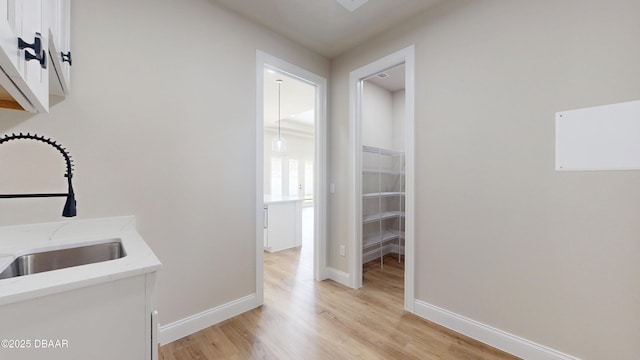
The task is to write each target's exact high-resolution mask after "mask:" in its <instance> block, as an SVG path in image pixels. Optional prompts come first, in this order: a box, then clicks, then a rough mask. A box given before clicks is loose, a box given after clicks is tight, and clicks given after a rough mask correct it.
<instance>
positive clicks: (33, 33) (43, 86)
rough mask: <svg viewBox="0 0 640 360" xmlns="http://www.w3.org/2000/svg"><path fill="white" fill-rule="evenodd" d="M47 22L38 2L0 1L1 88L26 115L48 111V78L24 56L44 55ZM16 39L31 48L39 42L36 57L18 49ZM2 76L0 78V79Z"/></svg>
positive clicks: (28, 0)
mask: <svg viewBox="0 0 640 360" xmlns="http://www.w3.org/2000/svg"><path fill="white" fill-rule="evenodd" d="M44 29H47V20H46V18H45V16H43V7H42V1H40V0H0V48H1V49H0V50H1V51H0V53H1V54H0V67H2V70H3V72H4V74H6V76H5V78H4V79H3V80H2V85H3V87H4V88H5V89H6V90H7V92H9V94H11V95H14V98H15V100H16V101H17V102H18V103H19V104H20V105H21V106H22V107H23V108H24V109H25V110H27V111H31V112H36V111H41V112H47V111H48V110H49V77H48V76H49V75H48V72H47V70H46V65H47V64H46V63H45V64H44V65H42V64H41V63H40V62H39V61H38V60H29V59H28V58H27V56H25V54H26V53H27V52H28V53H30V54H32V55H34V56H42V54H46V53H47V47H48V31H47V32H44V31H43V30H44ZM18 38H22V40H24V41H25V42H27V43H30V44H33V43H34V42H35V39H36V38H40V44H41V50H40V52H39V53H36V52H34V51H33V50H32V49H23V50H20V49H19V48H18ZM4 74H3V75H4Z"/></svg>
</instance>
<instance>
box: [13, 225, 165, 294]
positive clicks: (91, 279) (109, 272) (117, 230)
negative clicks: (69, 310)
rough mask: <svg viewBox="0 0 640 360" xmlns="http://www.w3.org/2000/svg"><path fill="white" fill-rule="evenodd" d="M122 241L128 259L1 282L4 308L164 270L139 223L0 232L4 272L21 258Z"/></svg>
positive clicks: (25, 227) (24, 227)
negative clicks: (10, 304)
mask: <svg viewBox="0 0 640 360" xmlns="http://www.w3.org/2000/svg"><path fill="white" fill-rule="evenodd" d="M114 240H120V241H121V242H122V246H123V247H124V250H125V253H126V256H124V257H122V258H120V259H116V260H109V261H103V262H98V263H94V264H88V265H81V266H75V267H70V268H65V269H59V270H54V271H46V272H42V273H37V274H32V275H26V276H18V277H13V278H8V279H1V280H0V305H4V304H9V303H13V302H17V301H23V300H28V299H32V298H36V297H40V296H46V295H52V294H56V293H59V292H63V291H69V290H73V289H77V288H81V287H86V286H90V285H96V284H99V283H104V282H108V281H112V280H117V279H123V278H127V277H133V276H137V275H142V274H146V273H150V272H154V271H158V270H160V268H161V267H162V264H161V263H160V261H159V260H158V258H157V257H156V256H155V255H154V253H153V252H152V251H151V249H150V248H149V246H147V244H146V243H145V242H144V240H143V239H142V237H141V236H140V234H139V233H138V231H137V230H136V224H135V217H133V216H124V217H112V218H102V219H87V220H71V221H62V222H54V223H43V224H33V225H15V226H2V227H0V272H2V271H4V269H6V268H7V266H9V264H11V262H13V260H14V259H16V258H17V257H19V256H21V255H24V254H29V253H34V252H42V251H49V250H57V249H64V248H69V247H76V246H84V245H92V244H98V243H103V242H110V241H114Z"/></svg>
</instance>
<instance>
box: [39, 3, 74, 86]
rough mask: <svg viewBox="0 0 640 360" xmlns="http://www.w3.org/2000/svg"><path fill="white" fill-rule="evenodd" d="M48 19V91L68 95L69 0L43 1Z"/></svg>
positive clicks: (69, 77)
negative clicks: (49, 62)
mask: <svg viewBox="0 0 640 360" xmlns="http://www.w3.org/2000/svg"><path fill="white" fill-rule="evenodd" d="M44 4H45V13H46V16H47V18H48V19H49V59H50V60H51V68H50V69H49V82H50V84H49V85H50V92H51V93H52V94H55V95H61V96H64V95H68V94H69V92H70V85H71V65H72V61H73V59H72V57H71V32H70V22H71V9H70V3H69V0H47V1H44Z"/></svg>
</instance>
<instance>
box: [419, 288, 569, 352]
mask: <svg viewBox="0 0 640 360" xmlns="http://www.w3.org/2000/svg"><path fill="white" fill-rule="evenodd" d="M414 311H415V314H416V315H418V316H420V317H423V318H425V319H427V320H429V321H432V322H434V323H437V324H439V325H442V326H444V327H446V328H449V329H451V330H453V331H456V332H459V333H461V334H463V335H466V336H468V337H470V338H472V339H475V340H478V341H480V342H483V343H485V344H487V345H490V346H493V347H494V348H497V349H500V350H502V351H505V352H508V353H509V354H512V355H515V356H517V357H520V358H523V359H536V360H580V359H578V358H576V357H574V356H571V355H567V354H564V353H561V352H559V351H557V350H553V349H550V348H548V347H546V346H543V345H540V344H537V343H534V342H532V341H529V340H526V339H523V338H521V337H519V336H516V335H513V334H509V333H507V332H505V331H502V330H500V329H496V328H494V327H491V326H489V325H485V324H483V323H480V322H478V321H475V320H472V319H469V318H467V317H464V316H462V315H458V314H456V313H453V312H451V311H448V310H445V309H442V308H439V307H437V306H435V305H431V304H428V303H426V302H424V301H420V300H415V301H414Z"/></svg>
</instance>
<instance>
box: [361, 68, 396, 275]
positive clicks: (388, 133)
mask: <svg viewBox="0 0 640 360" xmlns="http://www.w3.org/2000/svg"><path fill="white" fill-rule="evenodd" d="M404 77H405V66H404V64H400V65H398V66H396V67H393V68H391V69H387V70H384V71H381V72H379V73H377V74H375V75H373V76H371V77H369V78H367V79H365V80H364V81H363V83H362V102H361V106H362V107H361V109H362V110H361V134H360V136H361V143H362V155H361V156H362V263H363V264H362V266H363V269H362V271H363V276H364V277H365V278H366V275H367V272H372V273H371V276H372V277H371V281H376V280H375V279H376V278H377V276H379V275H378V273H381V274H384V276H386V277H390V278H393V279H395V281H396V282H397V283H398V284H399V286H403V282H404V258H403V255H404V253H405V221H404V220H405V151H406V146H405V137H406V136H405V84H404ZM385 266H386V267H387V268H386V269H385ZM374 273H375V275H374ZM363 286H366V282H365V283H363Z"/></svg>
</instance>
